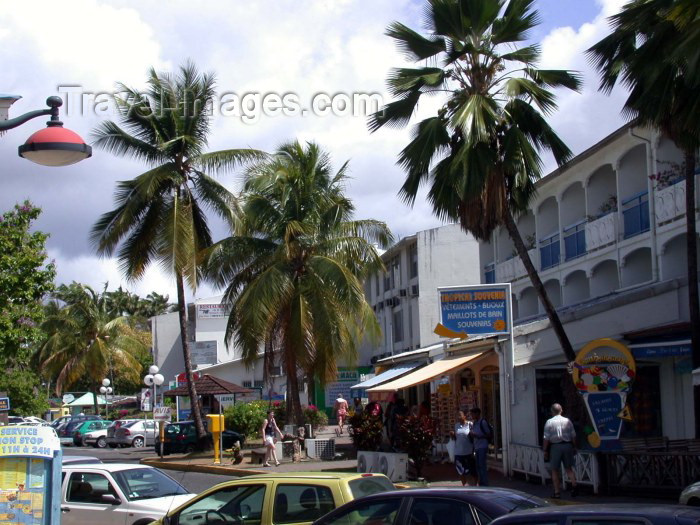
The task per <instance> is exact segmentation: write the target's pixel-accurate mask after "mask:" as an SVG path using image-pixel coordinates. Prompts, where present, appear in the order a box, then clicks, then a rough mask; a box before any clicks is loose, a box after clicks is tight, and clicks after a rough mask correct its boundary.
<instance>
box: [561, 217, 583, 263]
mask: <svg viewBox="0 0 700 525" xmlns="http://www.w3.org/2000/svg"><path fill="white" fill-rule="evenodd" d="M585 254H586V221H581V222H578V223H576V224H574V225H573V226H569V227H568V228H567V229H565V230H564V257H565V260H567V261H570V260H571V259H575V258H576V257H581V256H582V255H585Z"/></svg>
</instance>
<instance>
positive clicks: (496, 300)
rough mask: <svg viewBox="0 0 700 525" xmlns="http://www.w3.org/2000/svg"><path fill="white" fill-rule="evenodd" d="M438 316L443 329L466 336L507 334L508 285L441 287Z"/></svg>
mask: <svg viewBox="0 0 700 525" xmlns="http://www.w3.org/2000/svg"><path fill="white" fill-rule="evenodd" d="M438 292H439V294H440V319H441V322H442V324H443V326H445V327H446V328H448V329H449V330H452V331H454V332H463V333H466V334H467V335H485V334H507V333H510V326H509V324H510V322H509V319H510V316H509V315H508V314H509V311H508V309H509V299H510V291H509V287H508V286H504V285H497V286H488V287H487V286H484V285H480V286H464V287H459V288H442V289H439V290H438Z"/></svg>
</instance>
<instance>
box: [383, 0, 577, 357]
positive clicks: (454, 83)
mask: <svg viewBox="0 0 700 525" xmlns="http://www.w3.org/2000/svg"><path fill="white" fill-rule="evenodd" d="M533 3H534V0H510V1H507V0H428V1H427V6H426V8H425V24H426V26H427V31H428V34H427V36H423V35H421V34H419V33H418V32H416V31H414V30H413V29H410V28H409V27H407V26H405V25H404V24H402V23H399V22H394V23H393V24H391V25H390V26H389V28H388V30H387V35H388V36H390V37H391V38H393V39H394V40H396V42H397V44H398V46H399V47H400V48H401V50H402V51H403V52H404V53H405V55H406V56H407V57H408V58H409V59H410V60H413V61H415V62H427V63H428V64H429V65H422V66H420V67H417V68H402V69H394V70H393V71H392V72H391V74H390V75H389V78H388V85H389V89H390V91H391V93H392V95H393V96H394V97H395V100H394V101H393V102H391V103H389V104H388V105H386V106H385V107H384V108H383V109H381V110H380V111H379V112H377V113H375V114H374V115H372V116H371V117H370V124H369V126H370V129H371V130H372V131H376V130H377V129H379V128H381V127H382V126H385V125H388V126H399V127H403V126H405V125H407V124H408V123H409V121H410V120H411V117H412V116H413V113H414V112H415V110H416V107H417V106H418V103H419V102H420V100H421V98H422V97H423V96H424V95H425V96H427V97H435V96H443V97H445V98H446V102H445V104H444V105H443V106H442V107H441V108H440V109H439V111H438V113H437V115H435V116H432V117H429V118H426V119H425V120H423V121H421V122H419V123H418V124H417V125H416V126H415V127H414V129H413V139H412V140H411V142H409V144H408V145H407V146H406V147H405V148H404V149H403V151H402V152H401V154H400V155H399V164H400V165H401V166H402V167H403V168H404V169H405V171H406V181H405V182H404V184H403V186H402V188H401V192H400V194H401V195H402V197H403V198H404V199H405V200H406V201H407V202H408V203H410V204H413V203H414V202H415V199H416V195H417V193H418V189H419V187H420V185H421V184H423V183H427V184H429V186H430V189H429V192H428V200H429V201H430V203H431V205H432V207H433V211H434V213H435V214H436V215H437V216H438V217H440V218H442V219H447V220H453V221H456V222H459V224H460V225H461V226H462V228H463V229H464V230H465V231H467V232H470V233H472V234H473V235H474V236H475V237H476V238H477V239H480V240H489V239H490V238H491V236H492V234H493V232H494V230H495V229H496V228H497V227H499V226H504V227H505V228H506V230H507V231H508V233H509V234H510V237H511V239H512V240H513V243H514V245H515V248H516V250H517V252H518V255H519V256H520V258H521V259H522V261H523V264H524V266H525V269H526V270H527V273H528V275H529V277H530V280H531V281H532V284H533V286H534V287H535V289H536V290H537V293H538V294H539V297H540V300H541V302H542V304H543V306H544V308H545V311H546V312H547V316H548V317H549V320H550V322H551V325H552V327H553V329H554V332H555V333H556V335H557V337H558V339H559V343H560V345H561V347H562V349H563V351H564V354H565V355H566V358H567V359H568V360H569V361H573V360H574V359H575V357H576V354H575V352H574V350H573V348H572V346H571V343H570V342H569V339H568V337H567V335H566V332H565V331H564V328H563V326H562V324H561V321H560V320H559V316H558V315H557V312H556V310H555V309H554V306H553V305H552V302H551V301H550V299H549V297H548V295H547V292H546V291H545V288H544V286H543V284H542V281H541V280H540V278H539V275H538V273H537V270H535V267H534V265H533V264H532V261H531V260H530V257H529V256H528V253H527V248H526V247H525V243H524V242H523V239H522V236H521V234H520V232H519V231H518V227H517V225H516V222H515V218H514V214H518V213H520V212H523V211H525V210H527V206H528V203H529V202H530V200H531V198H532V196H533V195H534V193H535V182H536V181H537V180H538V179H539V178H540V176H541V164H542V162H541V159H540V151H541V150H543V149H544V150H549V151H551V153H552V154H553V155H554V158H555V159H556V161H557V163H559V164H560V165H561V164H562V163H564V162H565V161H566V160H567V159H569V158H570V157H571V152H570V151H569V149H568V148H567V147H566V145H565V144H564V143H563V142H562V141H561V140H560V138H559V137H558V136H557V134H556V133H555V132H554V130H552V128H551V127H550V126H549V125H548V124H547V122H546V120H545V118H544V117H545V116H546V115H548V114H549V113H551V112H552V111H553V110H554V109H556V104H555V99H554V95H553V93H552V92H551V91H550V89H552V88H568V89H572V90H578V89H579V84H580V83H579V79H578V77H577V76H576V75H575V74H573V73H571V72H569V71H561V70H543V69H537V67H536V66H537V62H538V59H539V56H540V50H539V46H537V45H536V44H529V45H526V44H521V42H524V41H525V40H526V39H527V38H528V34H529V31H530V30H531V29H532V28H533V27H535V26H536V25H537V24H538V23H539V16H538V14H537V12H536V11H535V10H534V9H533V8H532V4H533Z"/></svg>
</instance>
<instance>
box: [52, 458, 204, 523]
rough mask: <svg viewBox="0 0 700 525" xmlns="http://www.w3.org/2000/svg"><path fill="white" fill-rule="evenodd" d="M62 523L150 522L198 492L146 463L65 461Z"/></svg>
mask: <svg viewBox="0 0 700 525" xmlns="http://www.w3.org/2000/svg"><path fill="white" fill-rule="evenodd" d="M61 490H62V492H61V524H62V525H82V524H83V523H100V524H104V525H146V524H147V523H151V522H153V521H154V520H157V519H159V518H161V517H162V516H164V515H165V513H166V512H167V511H168V510H170V509H173V508H175V507H177V506H179V505H182V504H183V503H185V502H187V501H189V500H190V499H192V498H193V497H195V494H190V493H189V492H188V491H187V489H185V488H184V487H183V486H182V485H180V484H179V483H178V482H177V481H175V480H174V479H172V478H171V477H169V476H168V475H166V474H164V473H163V472H161V471H160V470H158V469H156V468H153V467H149V466H146V465H133V464H121V463H93V464H77V465H65V464H64V465H63V482H62V487H61Z"/></svg>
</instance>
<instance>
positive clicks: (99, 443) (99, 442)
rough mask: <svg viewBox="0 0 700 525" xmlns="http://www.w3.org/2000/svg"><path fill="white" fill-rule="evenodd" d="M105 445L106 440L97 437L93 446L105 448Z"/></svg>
mask: <svg viewBox="0 0 700 525" xmlns="http://www.w3.org/2000/svg"><path fill="white" fill-rule="evenodd" d="M106 446H107V440H106V439H105V438H103V437H100V438H97V441H95V448H105V447H106Z"/></svg>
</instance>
